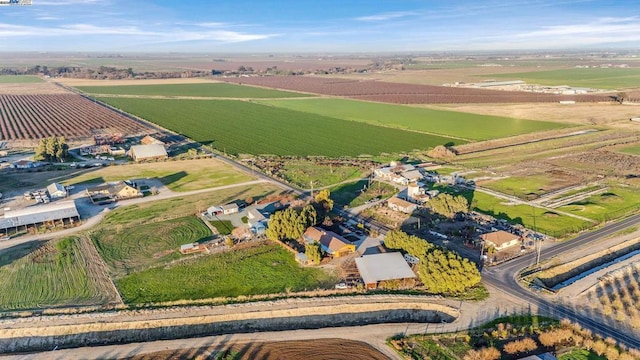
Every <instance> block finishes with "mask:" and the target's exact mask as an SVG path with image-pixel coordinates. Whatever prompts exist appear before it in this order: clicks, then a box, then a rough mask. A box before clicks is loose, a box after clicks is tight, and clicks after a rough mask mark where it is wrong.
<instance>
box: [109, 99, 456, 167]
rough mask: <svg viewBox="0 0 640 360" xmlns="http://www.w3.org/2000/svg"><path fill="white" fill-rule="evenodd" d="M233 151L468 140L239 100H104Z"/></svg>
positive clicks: (408, 146)
mask: <svg viewBox="0 0 640 360" xmlns="http://www.w3.org/2000/svg"><path fill="white" fill-rule="evenodd" d="M101 100H102V101H104V102H107V103H109V104H111V105H113V106H115V107H117V108H120V109H123V110H124V111H127V112H129V113H132V114H135V115H137V116H140V117H142V118H145V119H147V120H149V121H152V122H154V123H156V124H158V125H160V126H163V127H166V128H168V129H170V130H173V131H175V132H178V133H181V134H184V135H186V136H188V137H189V138H191V139H193V140H195V141H198V142H200V143H203V144H208V145H211V146H213V147H215V148H216V149H218V150H220V151H224V152H227V153H232V154H272V155H300V156H306V155H324V156H334V157H339V156H358V155H363V154H367V155H377V154H380V153H398V152H406V151H411V150H414V149H428V148H432V147H435V146H437V145H442V144H446V143H454V144H460V143H464V141H459V140H454V139H451V138H447V137H441V136H435V135H428V134H421V133H417V132H413V131H405V130H400V129H393V128H388V127H381V126H373V125H369V124H363V123H361V122H356V121H346V120H341V119H336V118H331V117H327V116H321V115H317V114H312V113H307V112H300V111H293V110H289V109H283V108H278V107H274V106H268V105H260V104H255V103H250V102H246V101H235V100H212V101H203V100H167V99H160V100H158V99H128V98H103V99H101Z"/></svg>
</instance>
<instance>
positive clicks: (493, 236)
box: [480, 230, 521, 251]
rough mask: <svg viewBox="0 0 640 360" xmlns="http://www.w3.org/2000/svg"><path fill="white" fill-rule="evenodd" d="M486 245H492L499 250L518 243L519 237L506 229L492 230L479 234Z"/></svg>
mask: <svg viewBox="0 0 640 360" xmlns="http://www.w3.org/2000/svg"><path fill="white" fill-rule="evenodd" d="M480 238H481V239H482V241H484V244H485V246H486V247H493V248H494V249H496V251H501V250H504V249H506V248H509V247H511V246H515V245H518V244H520V241H521V240H520V237H519V236H518V235H514V234H512V233H509V232H506V231H502V230H500V231H494V232H490V233H487V234H483V235H481V236H480Z"/></svg>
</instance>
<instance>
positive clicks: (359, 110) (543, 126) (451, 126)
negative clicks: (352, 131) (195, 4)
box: [259, 98, 566, 140]
mask: <svg viewBox="0 0 640 360" xmlns="http://www.w3.org/2000/svg"><path fill="white" fill-rule="evenodd" d="M259 103H261V104H269V105H273V106H277V107H283V108H287V109H291V110H296V111H303V112H308V113H315V114H319V115H324V116H330V117H335V118H340V119H346V120H354V121H362V122H367V123H371V124H375V125H384V126H393V127H398V128H405V129H411V130H417V131H424V132H428V133H435V134H439V135H445V136H456V137H461V138H465V139H469V140H488V139H496V138H501V137H506V136H513V135H519V134H525V133H530V132H535V131H542V130H550V129H557V128H562V127H566V125H563V124H560V123H553V122H546V121H534V120H524V119H513V118H507V117H501V116H489V115H477V114H470V113H461V112H455V111H446V110H433V109H424V108H417V107H409V106H402V105H390V104H379V103H371V102H364V101H355V100H344V99H327V98H323V99H304V100H302V99H300V100H262V101H259Z"/></svg>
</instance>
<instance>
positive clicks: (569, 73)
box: [487, 68, 640, 89]
mask: <svg viewBox="0 0 640 360" xmlns="http://www.w3.org/2000/svg"><path fill="white" fill-rule="evenodd" d="M487 76H490V77H492V78H506V79H513V80H523V81H526V82H529V83H536V84H542V85H571V86H584V87H590V88H596V89H620V88H637V87H640V69H638V68H613V69H601V68H593V69H561V70H549V71H532V72H522V73H511V74H493V75H487Z"/></svg>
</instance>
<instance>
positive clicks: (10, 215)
mask: <svg viewBox="0 0 640 360" xmlns="http://www.w3.org/2000/svg"><path fill="white" fill-rule="evenodd" d="M65 220H66V221H67V222H70V223H73V222H75V221H78V220H80V214H79V213H78V209H77V208H76V203H75V202H73V201H60V202H56V203H52V204H45V205H35V206H29V207H26V208H24V209H18V210H5V212H4V216H3V217H1V218H0V231H2V232H4V233H7V231H8V230H10V229H15V230H19V229H20V228H22V227H28V226H32V225H39V224H56V223H58V222H60V223H62V224H64V222H65Z"/></svg>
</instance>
